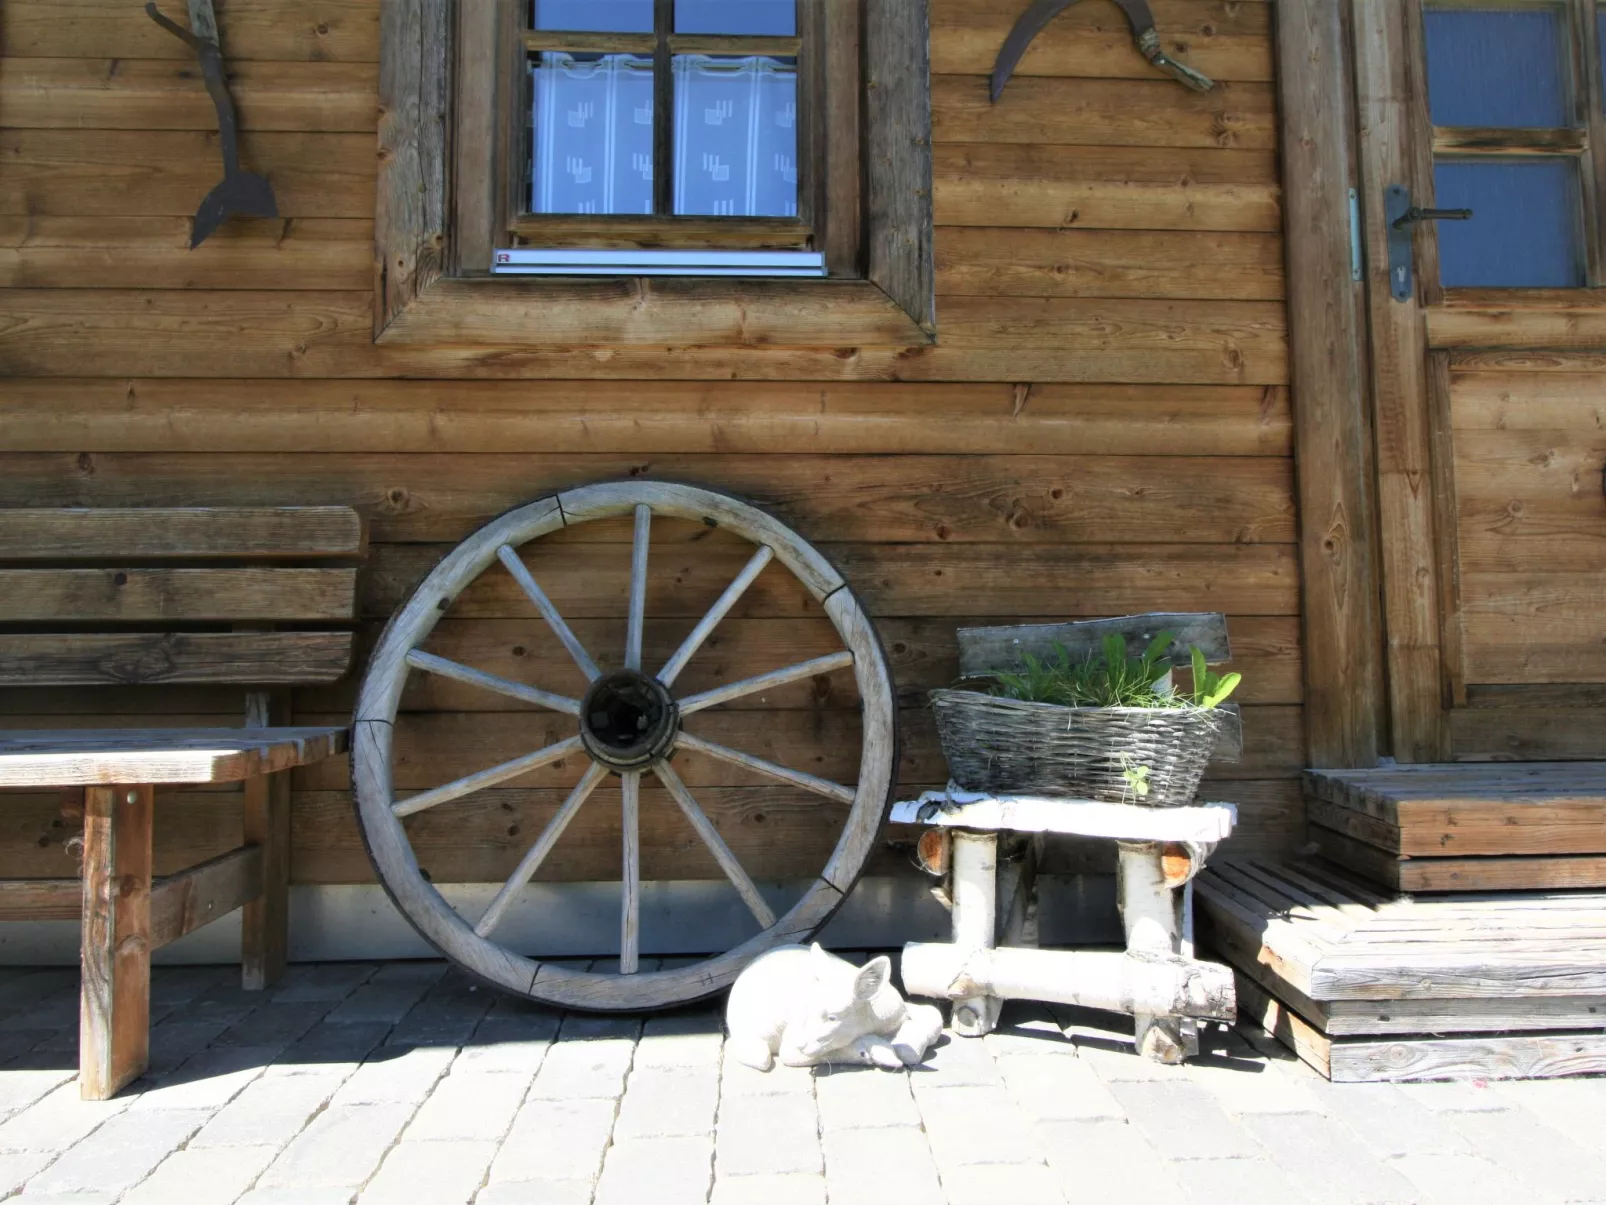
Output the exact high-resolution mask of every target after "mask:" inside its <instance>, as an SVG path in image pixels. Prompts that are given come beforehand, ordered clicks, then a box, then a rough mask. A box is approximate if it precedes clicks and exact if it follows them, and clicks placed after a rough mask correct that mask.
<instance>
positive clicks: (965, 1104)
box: [915, 1084, 1043, 1175]
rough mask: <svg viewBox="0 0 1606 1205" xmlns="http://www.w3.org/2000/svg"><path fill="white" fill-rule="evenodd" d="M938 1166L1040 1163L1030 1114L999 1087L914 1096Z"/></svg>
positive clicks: (969, 1087)
mask: <svg viewBox="0 0 1606 1205" xmlns="http://www.w3.org/2000/svg"><path fill="white" fill-rule="evenodd" d="M915 1100H916V1102H917V1103H918V1104H919V1106H920V1116H921V1119H922V1120H923V1121H924V1122H925V1126H926V1135H927V1137H928V1138H929V1139H930V1140H931V1150H932V1153H933V1154H934V1155H935V1156H936V1159H937V1167H938V1169H939V1170H940V1171H941V1172H942V1173H943V1174H944V1175H947V1173H948V1171H949V1170H950V1169H951V1168H956V1167H961V1166H963V1165H965V1164H971V1163H1041V1162H1042V1161H1043V1156H1042V1149H1041V1146H1040V1144H1039V1141H1038V1138H1037V1134H1036V1132H1035V1130H1034V1129H1033V1127H1032V1119H1031V1118H1029V1117H1027V1116H1026V1114H1024V1113H1022V1112H1021V1111H1020V1109H1019V1108H1018V1107H1017V1106H1016V1104H1015V1101H1014V1098H1013V1097H1011V1096H1010V1095H1009V1093H1008V1092H1007V1091H1005V1090H1004V1089H1003V1088H1000V1087H983V1086H979V1085H971V1084H966V1085H961V1086H959V1087H954V1088H936V1089H932V1090H929V1091H926V1092H919V1093H917V1094H916V1096H915Z"/></svg>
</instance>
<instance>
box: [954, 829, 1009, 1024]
mask: <svg viewBox="0 0 1606 1205" xmlns="http://www.w3.org/2000/svg"><path fill="white" fill-rule="evenodd" d="M952 883H953V887H952V890H953V900H954V916H953V921H954V945H956V946H958V947H960V948H961V949H967V950H991V949H992V948H993V946H994V945H995V943H996V942H997V940H998V834H997V833H973V832H969V831H967V830H965V829H955V830H954V845H953V878H952ZM1003 1003H1004V1002H1003V1001H1002V1000H1001V999H999V998H998V997H996V996H967V997H965V998H964V999H961V1000H955V1001H954V1007H953V1015H952V1018H951V1020H950V1022H949V1026H950V1028H951V1029H952V1030H953V1031H954V1032H955V1033H956V1034H959V1035H960V1036H962V1037H967V1038H979V1037H982V1036H983V1035H984V1034H989V1033H992V1031H993V1029H994V1027H995V1026H997V1024H998V1012H999V1009H1000V1008H1002V1007H1003Z"/></svg>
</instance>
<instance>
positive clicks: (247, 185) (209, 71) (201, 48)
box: [145, 0, 279, 251]
mask: <svg viewBox="0 0 1606 1205" xmlns="http://www.w3.org/2000/svg"><path fill="white" fill-rule="evenodd" d="M189 9H190V27H189V29H185V28H184V27H183V26H182V25H179V24H178V23H177V22H175V21H171V20H169V19H168V18H167V17H164V16H163V15H162V14H161V13H160V12H158V11H157V8H156V5H154V4H147V5H146V6H145V13H146V15H147V16H149V17H150V19H151V20H152V21H155V22H156V23H157V24H158V25H160V26H161V27H162V28H163V29H165V30H167V32H168V33H170V34H172V35H173V36H174V37H175V38H179V39H181V40H182V41H184V42H186V43H188V44H189V46H190V47H191V48H193V49H194V51H195V56H196V58H198V59H199V60H200V62H201V75H202V76H203V77H204V78H205V79H206V91H207V94H208V95H209V96H211V98H212V105H213V107H215V108H216V109H217V133H218V142H219V144H220V145H221V146H222V148H223V182H222V183H221V184H219V185H218V186H217V187H216V188H214V189H213V190H212V191H211V192H209V193H207V194H206V198H205V199H204V200H203V201H202V202H201V207H200V208H199V209H197V210H196V211H195V222H194V225H193V226H192V227H191V229H190V250H191V251H193V250H195V248H197V247H199V246H200V245H201V243H202V242H203V241H204V240H205V239H206V237H207V236H208V235H209V234H211V233H212V232H213V231H214V230H216V229H217V228H218V227H219V226H221V225H223V223H224V222H225V221H227V220H228V218H229V217H230V216H232V215H234V214H240V215H242V216H245V217H254V218H276V217H278V216H279V205H278V202H277V201H275V200H274V198H273V186H272V185H271V184H269V183H268V182H267V180H266V179H264V178H263V177H262V176H259V175H257V174H256V173H255V172H248V171H242V170H241V168H240V131H239V125H238V123H237V122H236V120H235V117H234V99H233V97H231V96H230V95H229V86H228V81H227V79H226V78H225V77H224V74H223V49H222V47H221V46H220V45H219V44H218V36H217V14H216V13H215V12H214V11H213V9H212V0H189Z"/></svg>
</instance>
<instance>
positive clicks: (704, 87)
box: [675, 54, 797, 217]
mask: <svg viewBox="0 0 1606 1205" xmlns="http://www.w3.org/2000/svg"><path fill="white" fill-rule="evenodd" d="M675 212H676V213H686V214H710V215H714V216H720V217H796V216H797V62H796V60H795V59H774V58H767V57H761V56H753V57H748V58H727V57H717V56H713V55H703V54H682V55H676V56H675Z"/></svg>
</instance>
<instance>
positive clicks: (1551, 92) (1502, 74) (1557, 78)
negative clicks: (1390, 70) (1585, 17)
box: [1426, 7, 1572, 127]
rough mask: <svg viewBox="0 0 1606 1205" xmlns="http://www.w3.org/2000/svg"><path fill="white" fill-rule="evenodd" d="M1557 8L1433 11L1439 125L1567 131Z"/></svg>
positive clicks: (1432, 75)
mask: <svg viewBox="0 0 1606 1205" xmlns="http://www.w3.org/2000/svg"><path fill="white" fill-rule="evenodd" d="M1561 17H1562V14H1561V11H1560V10H1559V9H1555V8H1549V7H1545V8H1524V9H1521V10H1512V9H1464V8H1455V9H1443V8H1437V9H1429V10H1428V11H1427V14H1426V21H1427V38H1428V106H1429V108H1430V109H1432V111H1433V124H1434V125H1438V126H1508V127H1510V126H1523V127H1533V126H1565V125H1571V124H1572V123H1571V121H1570V120H1569V118H1568V115H1567V103H1566V92H1567V82H1566V81H1567V75H1566V67H1565V50H1564V46H1565V35H1564V33H1563V29H1562V21H1561Z"/></svg>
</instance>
